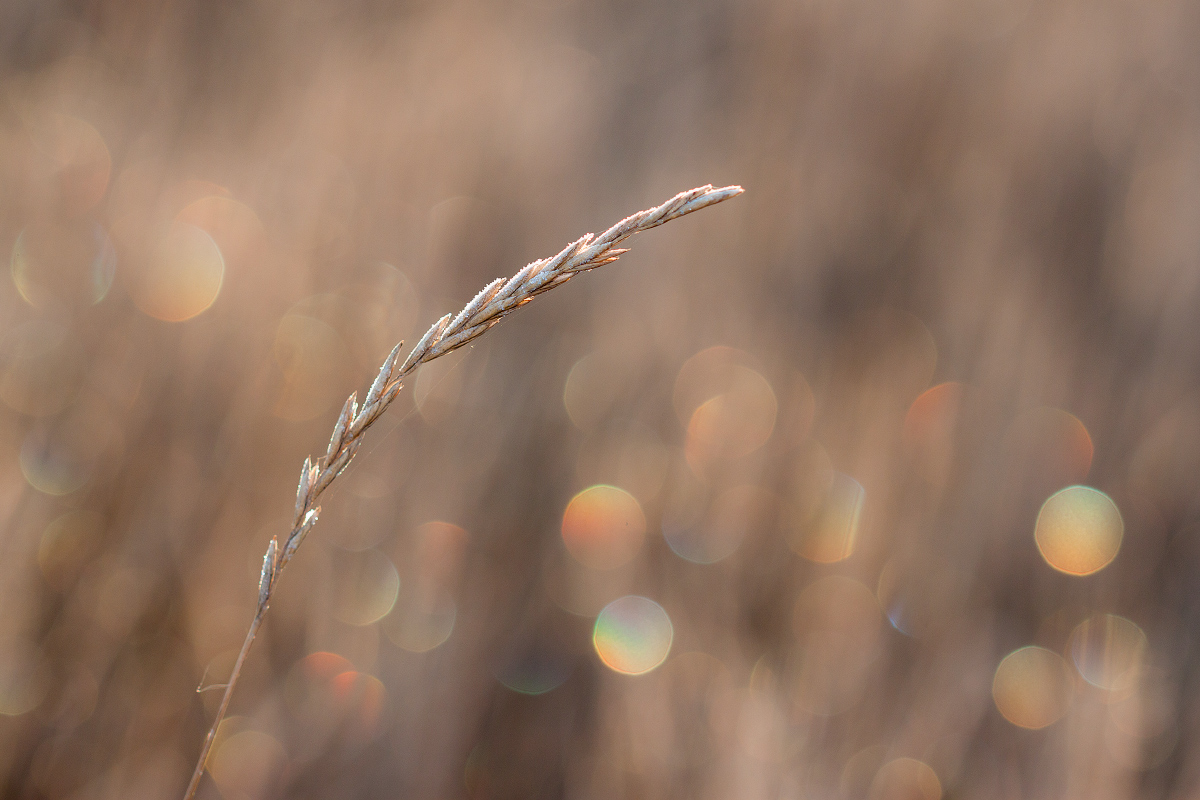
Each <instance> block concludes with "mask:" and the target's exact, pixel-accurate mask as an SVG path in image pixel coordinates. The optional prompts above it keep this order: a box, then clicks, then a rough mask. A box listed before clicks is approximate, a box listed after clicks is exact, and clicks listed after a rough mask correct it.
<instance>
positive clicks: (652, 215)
mask: <svg viewBox="0 0 1200 800" xmlns="http://www.w3.org/2000/svg"><path fill="white" fill-rule="evenodd" d="M742 191H743V190H742V187H740V186H726V187H723V188H720V189H714V188H713V187H712V186H711V185H710V186H700V187H697V188H695V189H690V190H688V191H686V192H680V193H679V194H677V195H675V196H674V197H672V198H671V199H670V200H668V201H667V202H665V203H663V204H662V205H659V206H655V207H654V208H648V209H646V210H645V211H639V212H638V213H636V214H634V215H632V216H629V217H626V218H625V219H623V220H621V221H620V222H618V223H617V224H615V225H613V226H612V227H611V228H609V229H608V230H606V231H605V232H604V233H601V234H600V235H599V236H596V235H594V234H591V233H589V234H587V235H586V236H584V237H582V238H580V239H577V240H575V241H574V242H572V243H571V244H569V245H567V246H566V247H565V248H563V249H562V251H560V252H559V253H558V254H557V255H555V256H553V257H551V258H544V259H541V260H539V261H534V262H533V263H531V264H529V265H527V266H526V267H525V268H523V269H522V270H521V271H520V272H518V273H517V274H516V275H514V276H512V277H511V278H508V279H507V280H506V279H504V278H497V279H496V280H494V281H492V282H491V283H489V284H488V285H487V286H485V287H484V288H483V290H482V291H480V292H479V294H477V295H475V298H474V299H473V300H471V302H469V303H467V305H466V307H464V308H463V310H462V311H460V312H459V313H458V314H457V316H454V317H451V316H450V315H449V314H447V315H446V316H444V317H442V318H441V319H439V320H438V321H437V322H435V323H433V325H432V327H430V328H429V330H428V331H426V332H425V335H424V336H422V337H421V339H420V341H418V342H417V344H416V346H415V347H414V348H413V349H412V350H410V351H409V353H408V356H407V357H406V358H405V359H404V361H402V362H401V361H399V356H400V348H401V347H402V346H403V345H404V342H400V343H399V344H397V345H396V346H395V347H394V348H393V349H392V352H391V353H390V354H389V355H388V357H387V358H386V359H384V362H383V366H382V367H380V369H379V374H378V375H376V377H375V381H374V382H373V383H372V384H371V388H370V389H368V390H367V394H366V396H365V397H364V398H363V402H362V405H359V403H358V398H357V393H353V394H351V395H350V397H349V398H347V399H346V403H345V405H344V406H342V411H341V413H340V414H339V415H338V418H337V422H336V423H335V424H334V426H333V435H332V436H331V437H330V438H329V446H328V447H327V448H326V450H325V455H323V456H321V457H320V458H318V459H316V460H313V459H312V457H309V458H306V459H304V466H303V467H301V470H300V482H299V485H298V486H297V487H296V506H295V513H294V516H293V518H292V529H291V531H290V532H289V533H288V535H287V536H285V537H284V539H283V544H282V545H280V543H279V539H278V538H277V537H272V538H271V542H270V544H268V545H267V552H266V554H265V555H264V557H263V567H262V575H261V576H260V578H259V584H258V606H257V608H256V609H255V612H254V620H253V621H252V622H251V623H250V629H249V630H248V631H247V632H246V638H245V640H244V641H243V642H242V649H241V651H240V652H239V653H238V657H237V662H236V663H235V664H234V667H233V672H232V674H231V675H230V676H229V683H228V684H227V685H226V686H225V693H224V695H222V697H221V704H220V705H219V706H218V708H217V714H216V717H215V718H214V719H213V722H212V726H211V727H210V728H209V730H208V735H207V736H205V738H204V744H203V746H202V747H201V748H200V756H199V758H198V759H197V761H196V768H195V770H194V771H193V772H192V778H191V781H190V782H189V783H188V787H187V791H186V792H185V793H184V800H192V798H193V797H195V794H196V790H197V788H198V787H199V786H200V780H201V778H202V777H203V775H204V768H205V764H206V762H207V761H208V756H209V753H210V752H211V751H212V746H213V740H214V739H216V736H217V728H218V727H219V726H220V724H221V720H222V719H224V718H225V712H226V710H227V709H228V708H229V700H230V698H231V697H232V696H233V690H234V687H236V686H237V682H238V677H239V676H240V675H241V672H242V664H243V663H244V662H245V660H246V656H247V654H249V652H250V647H251V645H253V644H254V638H255V636H257V634H258V629H259V627H260V626H261V625H262V621H263V618H264V616H265V615H266V613H267V608H268V607H269V606H270V604H271V596H272V594H273V593H274V590H275V586H276V585H277V582H278V580H279V576H280V573H282V572H283V568H284V567H285V566H287V563H288V562H289V561H291V559H292V556H294V555H295V554H296V550H297V548H299V547H300V544H301V543H302V542H303V541H304V537H306V536H307V535H308V533H309V531H311V530H312V528H313V526H314V525H316V523H317V518H318V516H319V515H320V512H321V507H320V506H319V505H317V500H318V499H320V497H321V494H322V493H323V492H324V491H325V490H326V489H327V488H329V485H330V484H331V483H333V481H334V479H335V478H337V476H338V475H340V474H341V473H342V471H343V470H345V469H346V467H347V466H349V465H350V462H351V461H352V460H353V459H354V456H355V454H357V453H358V450H359V448H360V447H361V446H362V442H363V435H364V434H365V433H366V430H367V428H369V427H370V426H371V425H372V424H373V423H374V422H375V420H377V419H379V417H380V416H381V415H382V414H383V412H384V411H385V410H386V409H387V407H388V406H389V405H390V404H391V403H392V401H393V400H394V399H395V398H396V395H397V394H399V393H400V389H401V388H402V386H403V381H404V379H405V378H406V377H408V376H409V375H410V374H411V373H412V372H413V371H414V370H415V369H416V368H417V367H419V366H420V365H422V364H425V363H427V362H429V361H432V360H433V359H435V358H438V357H440V356H444V355H446V354H447V353H450V352H452V351H454V350H457V349H458V348H460V347H462V346H463V345H465V344H468V343H469V342H471V341H473V340H474V339H476V338H477V337H479V336H481V335H482V334H483V333H484V332H485V331H486V330H488V329H489V328H491V327H492V326H493V325H495V324H496V323H498V322H499V321H500V320H502V319H503V318H504V317H505V316H507V315H508V314H510V313H512V311H513V310H514V309H516V308H518V307H520V306H523V305H525V304H526V303H528V302H529V301H530V300H532V299H533V298H534V297H536V296H537V295H539V294H541V293H543V292H547V291H549V290H550V289H553V288H554V287H556V286H561V285H562V284H564V283H566V282H567V281H569V280H571V278H573V277H574V276H575V275H576V274H578V273H580V272H586V271H587V270H590V269H595V268H596V267H599V266H603V265H604V264H608V263H611V262H613V261H616V260H617V258H619V257H620V255H621V254H622V253H625V252H627V250H626V249H623V248H618V247H617V245H618V244H620V243H621V242H623V241H624V240H626V239H628V238H629V237H630V236H633V235H634V234H635V233H640V232H641V231H645V230H649V229H650V228H655V227H658V226H659V225H662V224H663V223H665V222H670V221H671V220H673V219H678V218H679V217H682V216H684V215H686V214H690V213H692V212H693V211H699V210H700V209H702V208H705V207H707V206H711V205H713V204H715V203H720V202H721V201H723V200H728V199H729V198H731V197H735V196H737V195H739V194H741V193H742Z"/></svg>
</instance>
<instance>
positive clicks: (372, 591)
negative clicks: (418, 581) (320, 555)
mask: <svg viewBox="0 0 1200 800" xmlns="http://www.w3.org/2000/svg"><path fill="white" fill-rule="evenodd" d="M399 593H400V575H399V573H398V572H397V571H396V567H395V566H394V565H393V564H392V562H391V560H389V559H388V557H387V556H385V555H384V554H383V553H380V552H379V551H378V550H362V551H360V552H346V551H343V552H339V553H336V554H335V557H334V593H333V611H334V615H335V616H336V617H337V618H338V619H340V620H342V621H343V622H347V623H349V624H351V625H370V624H371V623H373V622H378V621H379V620H381V619H383V617H384V616H386V615H387V613H388V612H389V611H391V610H392V606H394V605H395V604H396V598H397V597H398V596H399Z"/></svg>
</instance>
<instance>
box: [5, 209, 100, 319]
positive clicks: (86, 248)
mask: <svg viewBox="0 0 1200 800" xmlns="http://www.w3.org/2000/svg"><path fill="white" fill-rule="evenodd" d="M11 269H12V279H13V283H14V284H15V285H16V287H17V291H18V292H20V294H21V298H22V299H24V300H25V302H27V303H29V305H31V306H33V307H35V308H43V309H44V308H54V307H66V308H70V307H75V306H87V305H94V304H95V303H99V302H100V301H101V300H103V299H104V297H105V296H106V295H107V294H108V290H109V288H110V287H111V286H112V282H113V277H114V276H115V275H116V270H117V250H116V247H115V246H114V245H113V242H112V239H110V238H109V236H108V232H107V231H106V230H104V228H103V227H102V226H101V225H100V224H99V223H96V222H92V221H90V220H70V221H50V222H35V223H32V224H30V225H27V226H26V227H25V229H24V230H22V231H21V233H20V235H18V236H17V241H16V243H15V244H13V249H12V258H11Z"/></svg>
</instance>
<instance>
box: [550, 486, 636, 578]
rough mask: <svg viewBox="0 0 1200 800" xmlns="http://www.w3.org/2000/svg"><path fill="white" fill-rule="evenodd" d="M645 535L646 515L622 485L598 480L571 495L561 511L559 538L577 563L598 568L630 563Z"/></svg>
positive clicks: (610, 567) (607, 568)
mask: <svg viewBox="0 0 1200 800" xmlns="http://www.w3.org/2000/svg"><path fill="white" fill-rule="evenodd" d="M645 536H646V516H645V514H643V513H642V506H641V504H640V503H638V501H637V499H636V498H635V497H634V496H633V495H631V494H630V493H629V492H627V491H625V490H624V489H618V488H617V487H616V486H606V485H604V484H600V485H597V486H592V487H590V488H587V489H584V490H583V491H582V492H580V493H579V494H577V495H575V496H574V497H573V498H571V502H569V503H568V504H567V508H566V511H564V512H563V520H562V538H563V544H565V545H566V546H567V551H568V552H569V553H570V554H571V555H572V556H574V557H575V559H576V560H577V561H579V563H581V564H583V565H584V566H586V567H590V568H592V569H598V570H609V569H615V568H616V567H619V566H622V565H624V564H627V563H629V562H630V561H631V560H632V559H633V557H634V556H636V555H637V552H638V550H640V549H641V547H642V540H643V539H644V538H645Z"/></svg>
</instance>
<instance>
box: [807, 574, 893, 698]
mask: <svg viewBox="0 0 1200 800" xmlns="http://www.w3.org/2000/svg"><path fill="white" fill-rule="evenodd" d="M882 627H883V626H882V615H881V614H880V612H879V604H878V602H877V601H876V600H875V595H874V594H873V593H872V592H871V590H870V589H868V588H867V587H866V586H864V585H863V584H862V583H860V582H859V581H856V580H854V579H853V578H847V577H845V576H842V575H830V576H827V577H824V578H821V579H820V580H818V581H815V582H813V583H812V584H810V585H809V586H808V587H807V588H805V590H804V591H803V592H801V593H800V596H799V598H797V600H796V606H795V610H794V612H793V616H792V629H793V631H794V632H795V638H794V645H795V647H796V650H795V653H794V655H793V662H794V663H793V664H792V670H791V674H792V676H793V677H792V684H791V686H790V689H791V694H792V699H793V701H794V702H795V703H796V704H797V705H798V706H799V707H800V708H801V709H803V710H804V711H807V712H808V713H810V714H818V715H822V716H824V715H831V714H836V713H839V712H841V711H845V710H846V709H848V708H850V707H852V706H853V705H854V704H855V703H857V702H858V700H859V698H860V697H861V695H862V692H863V689H864V687H865V685H866V681H867V679H868V675H869V669H870V666H871V664H872V663H873V662H874V661H875V659H876V657H877V656H878V654H879V653H878V649H879V639H880V633H881V631H882Z"/></svg>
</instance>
